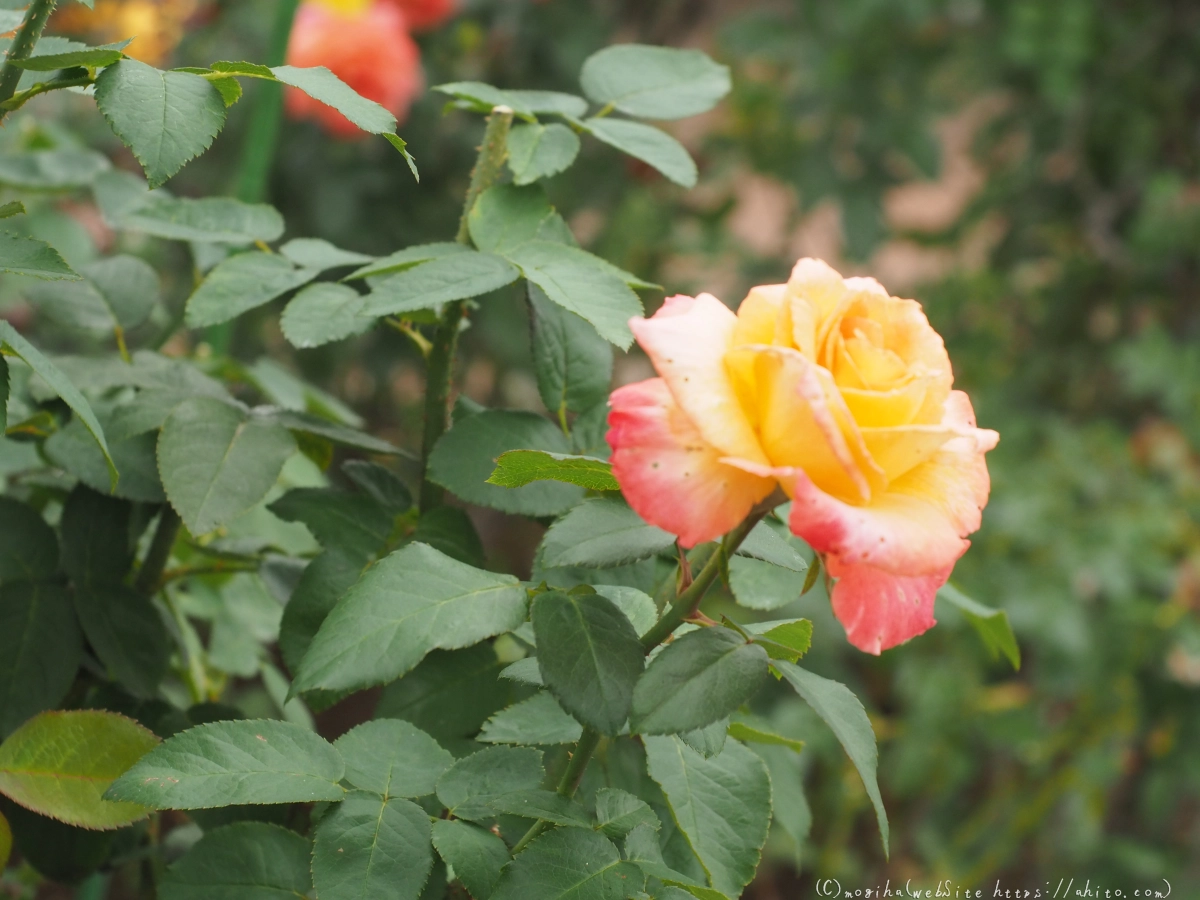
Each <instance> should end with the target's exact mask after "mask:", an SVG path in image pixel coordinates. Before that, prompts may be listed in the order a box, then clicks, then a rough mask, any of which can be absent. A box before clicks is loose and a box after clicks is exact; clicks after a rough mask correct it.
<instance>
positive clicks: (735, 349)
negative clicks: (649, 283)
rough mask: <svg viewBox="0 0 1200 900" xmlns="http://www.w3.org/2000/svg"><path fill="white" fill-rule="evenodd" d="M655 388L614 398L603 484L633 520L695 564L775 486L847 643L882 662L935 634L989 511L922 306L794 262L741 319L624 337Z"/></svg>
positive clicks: (965, 424)
mask: <svg viewBox="0 0 1200 900" xmlns="http://www.w3.org/2000/svg"><path fill="white" fill-rule="evenodd" d="M630 324H631V327H632V329H633V332H634V334H635V336H636V337H637V340H638V343H640V344H641V346H642V348H643V349H644V350H645V351H646V353H647V354H649V356H650V359H651V361H652V362H653V364H654V367H655V369H656V370H657V371H658V373H659V377H658V378H654V379H650V380H648V381H643V382H640V383H638V384H631V385H628V386H626V387H623V388H620V389H619V390H617V391H616V392H615V393H614V394H613V395H612V400H611V404H612V413H611V415H610V418H609V423H610V426H611V430H610V431H609V434H608V440H609V443H610V444H611V445H612V448H613V457H612V461H613V473H614V475H615V476H616V478H617V480H618V481H619V482H620V484H621V489H622V491H623V492H624V494H625V496H626V498H627V499H628V500H629V502H630V505H632V506H633V508H634V509H636V510H637V511H638V513H639V514H641V516H642V517H643V518H645V519H646V520H647V521H649V522H652V523H654V524H655V525H658V526H659V527H661V528H664V529H666V530H667V531H670V532H672V533H674V534H677V535H678V536H679V541H680V543H681V544H683V545H684V546H687V547H691V546H693V545H695V544H697V543H700V542H702V541H710V540H713V539H714V538H717V537H719V536H720V535H722V534H724V533H725V532H727V531H729V530H730V529H731V528H733V527H734V526H735V525H736V524H737V523H738V522H740V521H741V520H742V519H743V518H744V517H745V516H746V515H747V513H748V512H749V511H750V509H751V508H752V507H753V506H754V505H755V504H756V503H758V502H759V501H761V500H763V499H764V498H766V497H767V496H768V495H770V494H771V493H772V492H773V491H774V490H775V489H776V487H780V488H782V489H783V490H784V491H785V492H786V493H787V495H788V496H789V497H790V498H791V500H792V506H791V513H790V517H789V525H790V527H791V530H792V531H793V532H794V533H795V534H796V535H798V536H799V537H801V538H803V539H804V540H806V541H807V542H808V543H809V544H810V545H811V546H812V547H813V549H814V550H816V551H817V552H818V553H819V554H821V555H822V556H823V558H824V562H825V565H826V568H827V571H828V572H829V574H830V575H831V576H833V577H834V578H836V579H837V584H836V586H835V587H834V589H833V592H832V602H833V609H834V612H835V614H836V615H837V617H838V619H839V621H840V622H841V623H842V625H843V626H844V627H845V629H846V634H847V636H848V637H849V639H850V641H851V643H853V644H854V645H855V646H856V647H859V648H860V649H862V650H865V651H867V652H868V653H876V654H877V653H879V652H881V651H882V650H886V649H888V648H889V647H894V646H895V645H897V644H900V643H902V642H904V641H906V640H908V639H909V638H912V637H914V636H915V635H918V634H921V633H922V632H924V631H926V630H928V629H929V628H931V627H932V626H933V625H934V623H935V620H934V617H933V602H934V595H935V594H936V593H937V590H938V588H939V587H941V586H942V585H943V584H944V583H945V582H946V579H947V578H948V577H949V575H950V571H951V570H952V569H953V567H954V563H955V561H956V560H957V559H958V558H959V557H960V556H962V554H963V553H964V552H965V551H966V549H967V547H968V546H969V545H970V542H969V541H968V540H967V539H966V536H967V535H969V534H971V533H972V532H974V531H976V530H977V529H978V528H979V522H980V512H981V510H982V509H983V507H984V506H985V505H986V503H987V498H988V489H989V481H988V472H987V466H986V464H985V462H984V453H986V452H987V451H988V450H990V449H992V448H993V447H994V446H995V445H996V442H997V440H998V439H999V435H998V434H997V433H996V432H994V431H989V430H986V429H981V428H977V427H976V425H975V414H974V412H973V410H972V408H971V402H970V400H969V399H968V398H967V395H966V394H965V393H963V392H962V391H956V390H953V389H952V385H953V381H954V376H953V373H952V371H951V368H950V360H949V357H948V356H947V355H946V349H945V347H944V345H943V343H942V339H941V338H940V337H939V336H938V334H937V332H935V331H934V330H933V328H932V327H931V326H930V324H929V321H928V319H926V317H925V314H924V312H923V311H922V309H921V306H920V304H918V303H917V302H915V301H913V300H901V299H898V298H896V297H892V296H890V295H889V294H888V293H887V291H886V290H884V289H883V287H882V286H881V285H880V284H879V283H878V282H877V281H875V280H874V279H871V278H846V279H843V278H842V277H841V276H840V275H839V274H838V273H837V272H835V271H834V270H833V269H832V268H830V267H829V266H828V265H826V264H825V263H823V262H821V261H819V260H814V259H802V260H800V262H798V263H797V264H796V267H795V268H794V269H793V271H792V274H791V278H790V279H789V280H788V282H787V284H778V285H767V286H761V287H757V288H754V289H753V290H752V291H750V293H749V295H748V296H747V297H746V299H745V300H744V301H743V303H742V305H741V307H740V308H739V310H738V312H737V314H736V315H735V314H734V313H733V312H731V311H730V310H729V308H728V307H726V306H725V305H724V304H723V303H722V302H721V301H719V300H717V299H716V298H715V297H713V296H711V295H709V294H701V295H700V296H698V297H695V298H692V297H684V296H677V297H672V298H670V299H668V300H667V301H666V303H665V304H664V305H663V307H662V309H660V310H659V311H658V313H656V314H655V315H654V316H653V317H652V318H649V319H635V320H634V321H633V322H631V323H630Z"/></svg>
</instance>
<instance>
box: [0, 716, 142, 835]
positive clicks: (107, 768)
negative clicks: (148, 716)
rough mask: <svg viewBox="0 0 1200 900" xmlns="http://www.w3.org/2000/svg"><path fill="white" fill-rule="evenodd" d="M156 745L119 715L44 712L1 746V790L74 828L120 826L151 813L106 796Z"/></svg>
mask: <svg viewBox="0 0 1200 900" xmlns="http://www.w3.org/2000/svg"><path fill="white" fill-rule="evenodd" d="M157 744H158V738H157V737H155V736H154V734H153V733H152V732H150V731H148V730H147V729H145V728H143V727H142V726H141V725H139V724H138V723H137V722H134V721H133V720H132V719H127V718H125V717H124V716H121V715H118V714H117V713H112V712H105V711H102V710H71V711H67V712H45V713H42V714H41V715H39V716H36V717H34V718H32V719H30V720H29V721H28V722H26V723H25V724H24V725H22V726H21V727H20V728H18V729H17V730H16V731H14V732H13V733H12V734H10V735H9V736H8V737H7V738H6V739H5V741H4V743H3V744H0V792H3V793H4V794H6V795H7V796H8V797H11V798H12V799H13V800H15V801H17V802H18V803H20V804H21V805H22V806H24V807H25V808H27V809H32V810H34V811H35V812H38V813H40V814H42V815H44V816H49V817H51V818H53V819H57V820H59V821H60V822H66V823H68V824H70V825H77V826H81V827H84V828H94V829H100V830H108V829H113V828H120V827H122V826H124V825H128V824H129V823H130V822H136V821H137V820H138V819H142V818H145V816H146V814H147V813H149V812H150V810H149V809H147V808H146V807H144V806H139V805H138V804H136V803H113V802H110V801H108V800H104V799H102V795H103V794H104V792H105V790H107V789H108V786H109V785H110V784H112V782H113V781H114V780H115V779H116V778H118V777H119V776H120V775H121V774H123V773H124V772H125V771H126V770H127V769H128V768H129V767H130V766H131V765H133V764H134V763H135V762H136V761H137V760H138V759H139V758H140V757H141V756H143V755H144V754H146V753H148V752H149V751H150V750H152V749H153V748H154V747H155V745H157Z"/></svg>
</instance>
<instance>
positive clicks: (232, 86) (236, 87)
mask: <svg viewBox="0 0 1200 900" xmlns="http://www.w3.org/2000/svg"><path fill="white" fill-rule="evenodd" d="M208 81H209V84H211V85H212V86H213V87H215V88H216V89H217V93H218V94H220V95H221V102H222V103H224V104H225V108H226V109H228V108H229V107H231V106H233V104H235V103H237V102H238V101H239V100H241V99H242V83H241V82H240V81H238V80H237V79H236V78H210V79H209V80H208Z"/></svg>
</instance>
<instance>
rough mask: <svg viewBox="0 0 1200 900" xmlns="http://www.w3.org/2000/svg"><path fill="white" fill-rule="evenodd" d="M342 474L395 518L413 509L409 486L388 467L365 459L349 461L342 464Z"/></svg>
mask: <svg viewBox="0 0 1200 900" xmlns="http://www.w3.org/2000/svg"><path fill="white" fill-rule="evenodd" d="M342 472H343V473H345V475H346V477H347V478H349V479H350V480H351V481H353V482H354V484H355V485H356V486H357V487H358V489H359V490H361V491H362V492H363V493H365V494H367V495H368V496H370V497H373V498H374V500H375V502H376V503H378V504H379V505H380V506H382V507H383V508H384V509H386V510H387V511H388V512H389V513H391V514H392V515H393V516H398V515H400V514H401V513H404V512H408V511H409V510H410V509H411V508H412V505H413V498H412V493H411V492H410V491H409V489H408V486H407V485H405V483H404V482H403V481H401V480H400V476H398V475H397V474H396V473H395V472H393V471H392V470H391V469H389V468H387V467H386V466H381V465H380V464H379V463H375V462H370V461H369V460H365V459H348V460H346V461H345V462H344V463H342Z"/></svg>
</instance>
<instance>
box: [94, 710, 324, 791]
mask: <svg viewBox="0 0 1200 900" xmlns="http://www.w3.org/2000/svg"><path fill="white" fill-rule="evenodd" d="M345 771H346V767H345V765H344V763H343V762H342V758H341V756H340V755H338V752H337V750H335V749H334V748H333V746H332V745H331V744H329V743H328V742H327V741H325V740H324V739H322V738H321V737H318V736H317V735H316V734H314V733H313V732H312V731H309V730H308V729H307V728H303V727H301V726H300V725H294V724H292V723H291V722H279V721H275V720H273V719H241V720H229V721H223V722H210V723H208V724H205V725H197V726H196V727H195V728H189V729H188V730H187V731H183V732H180V733H179V734H177V735H175V736H174V737H171V738H168V739H167V740H166V741H164V742H163V743H162V744H160V745H159V746H158V747H156V748H154V750H152V751H151V752H150V753H148V754H146V755H145V756H143V757H142V758H141V759H140V760H139V761H138V762H137V764H136V765H134V766H133V768H131V769H130V770H129V771H128V772H126V773H125V774H124V775H122V776H121V777H120V778H119V779H118V780H117V781H116V782H115V783H114V784H113V785H112V787H110V788H109V789H108V792H107V793H106V794H105V797H106V799H110V800H124V801H128V802H132V803H141V804H143V805H145V806H150V807H153V808H154V809H208V808H211V807H214V806H233V805H235V804H239V803H312V802H314V801H318V800H331V801H337V800H341V799H342V796H343V791H342V788H341V787H340V786H339V784H338V782H340V781H341V780H342V776H343V775H345Z"/></svg>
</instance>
